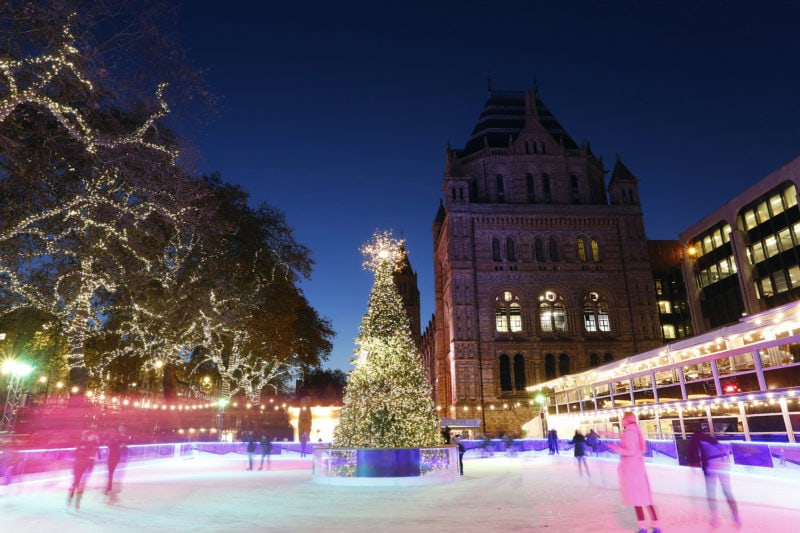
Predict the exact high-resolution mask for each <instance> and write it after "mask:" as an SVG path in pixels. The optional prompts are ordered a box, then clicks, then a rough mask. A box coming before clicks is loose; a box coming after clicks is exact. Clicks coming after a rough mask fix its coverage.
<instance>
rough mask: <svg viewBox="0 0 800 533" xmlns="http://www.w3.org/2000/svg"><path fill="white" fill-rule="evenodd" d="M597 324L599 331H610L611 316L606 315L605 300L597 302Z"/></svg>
mask: <svg viewBox="0 0 800 533" xmlns="http://www.w3.org/2000/svg"><path fill="white" fill-rule="evenodd" d="M597 325H598V326H599V327H600V331H611V318H609V316H608V304H607V303H605V302H600V303H599V304H597Z"/></svg>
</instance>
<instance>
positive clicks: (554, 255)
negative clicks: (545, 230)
mask: <svg viewBox="0 0 800 533" xmlns="http://www.w3.org/2000/svg"><path fill="white" fill-rule="evenodd" d="M547 251H548V253H549V254H550V261H560V259H559V258H558V243H557V242H556V239H555V237H550V242H549V246H548V250H547Z"/></svg>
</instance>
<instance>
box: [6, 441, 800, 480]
mask: <svg viewBox="0 0 800 533" xmlns="http://www.w3.org/2000/svg"><path fill="white" fill-rule="evenodd" d="M461 442H462V444H464V446H465V448H466V449H467V451H466V453H465V457H466V458H475V457H492V456H499V455H502V456H509V457H514V456H516V455H518V454H520V453H524V454H525V455H526V456H531V455H533V456H537V455H548V454H549V451H548V447H547V440H546V439H483V440H462V441H461ZM558 442H559V453H561V454H570V455H571V454H572V448H573V447H572V445H570V444H569V441H568V440H567V439H559V441H558ZM617 442H619V441H618V440H615V439H601V441H600V443H599V446H598V447H597V450H592V449H589V450H588V451H589V453H590V455H592V456H597V457H599V458H605V459H612V460H616V454H614V453H613V452H612V451H611V450H610V449H609V448H608V446H607V444H608V443H617ZM723 442H724V443H726V445H728V446H729V447H730V450H731V455H730V459H731V465H732V470H734V471H736V470H740V471H745V472H756V473H759V474H765V475H770V474H776V475H780V474H782V473H793V474H797V473H798V471H800V444H793V443H786V442H752V441H751V442H747V441H723ZM300 446H301V445H300V443H299V442H291V441H276V442H273V443H272V449H271V453H270V455H273V456H274V455H286V454H291V455H292V456H296V457H300V456H301V455H302V454H301V447H300ZM685 446H686V441H684V440H682V439H679V440H677V441H675V440H655V439H650V440H648V441H647V450H646V452H645V458H646V460H647V461H648V462H652V463H658V464H664V465H672V466H679V465H685V464H686V463H687V461H686V458H685ZM126 448H127V455H126V458H125V460H126V461H129V462H136V461H149V460H158V459H171V458H189V457H192V456H196V455H198V454H200V453H204V454H210V455H216V456H226V455H231V456H234V457H238V456H246V455H247V443H245V442H180V443H170V444H133V445H129V446H127V447H126ZM306 448H307V449H306V455H307V456H308V457H309V458H310V459H311V460H312V469H313V468H323V463H319V464H318V463H317V460H318V459H317V457H316V453H317V450H320V453H322V450H323V449H327V450H331V449H332V448H330V447H329V443H316V444H314V445H311V444H308V445H307V446H306ZM445 448H448V447H445ZM449 448H453V447H449ZM74 452H75V449H74V448H49V449H24V450H18V449H13V448H8V447H6V448H0V483H2V479H3V478H6V477H8V476H13V475H21V474H26V473H38V472H49V471H56V470H68V469H70V468H72V464H73V462H74V460H75V457H74ZM256 453H257V454H260V453H261V452H260V447H259V448H258V449H257V450H256ZM452 454H455V459H453V458H452V457H450V456H449V455H448V457H447V461H448V463H447V464H448V465H453V464H456V465H457V461H458V454H457V452H450V455H452ZM107 456H108V450H107V448H106V447H105V446H101V447H100V448H99V449H98V456H97V461H98V462H105V460H106V458H107ZM437 457H438V456H436V455H434V456H433V457H431V458H428V456H427V455H424V456H423V458H422V459H421V461H422V464H423V468H424V469H425V470H424V471H421V472H422V475H421V476H414V477H427V478H429V479H430V480H433V479H434V478H435V477H436V475H437V472H438V471H439V469H440V468H439V466H438V464H439V463H437V461H439V459H437ZM327 460H328V461H330V460H331V458H328V459H327ZM336 460H337V461H340V459H338V458H336ZM319 461H322V458H319ZM345 463H348V464H356V465H357V464H358V461H357V458H356V459H353V460H348V461H345ZM326 468H327V467H326ZM348 468H349V467H348ZM448 468H450V467H448ZM323 471H324V470H321V471H320V472H323ZM456 472H457V470H456ZM431 474H434V475H433V476H431ZM449 475H451V476H452V475H453V474H449ZM406 477H408V476H406ZM426 482H428V480H426Z"/></svg>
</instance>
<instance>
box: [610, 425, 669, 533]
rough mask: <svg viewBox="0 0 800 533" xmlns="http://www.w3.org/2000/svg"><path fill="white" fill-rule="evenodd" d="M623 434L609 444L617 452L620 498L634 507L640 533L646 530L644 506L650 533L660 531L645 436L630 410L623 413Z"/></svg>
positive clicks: (644, 532)
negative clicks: (647, 513) (646, 454)
mask: <svg viewBox="0 0 800 533" xmlns="http://www.w3.org/2000/svg"><path fill="white" fill-rule="evenodd" d="M621 423H622V427H623V431H622V436H621V437H620V442H619V445H615V444H609V445H608V446H609V448H611V449H612V450H613V451H615V452H617V453H618V454H619V466H618V467H617V474H618V475H619V490H620V492H621V493H622V501H623V503H625V504H626V505H632V506H633V509H634V510H635V511H636V523H637V525H638V527H639V533H647V522H646V521H645V517H644V508H645V507H647V510H648V511H649V512H650V525H651V526H652V528H653V533H661V526H660V525H659V523H658V515H657V514H656V508H655V506H654V505H653V493H652V492H651V491H650V480H649V479H648V478H647V470H646V469H645V466H644V451H645V446H646V443H645V440H644V436H643V435H642V430H641V428H639V423H638V421H637V419H636V415H635V414H633V413H631V412H630V411H628V412H626V413H625V414H624V415H623V416H622V421H621Z"/></svg>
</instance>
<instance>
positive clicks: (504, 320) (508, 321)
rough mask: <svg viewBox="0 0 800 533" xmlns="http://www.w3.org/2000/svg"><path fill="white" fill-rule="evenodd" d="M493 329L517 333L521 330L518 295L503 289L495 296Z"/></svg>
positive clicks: (500, 331) (520, 309)
mask: <svg viewBox="0 0 800 533" xmlns="http://www.w3.org/2000/svg"><path fill="white" fill-rule="evenodd" d="M494 313H495V329H496V330H497V332H498V333H508V332H509V331H510V332H511V333H518V332H520V331H522V308H521V307H520V305H519V297H518V296H514V295H513V294H512V293H511V292H510V291H504V292H503V294H502V295H501V296H498V297H497V298H495V311H494Z"/></svg>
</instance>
